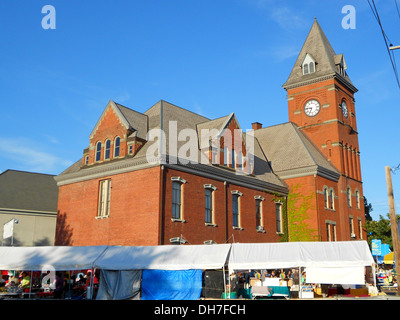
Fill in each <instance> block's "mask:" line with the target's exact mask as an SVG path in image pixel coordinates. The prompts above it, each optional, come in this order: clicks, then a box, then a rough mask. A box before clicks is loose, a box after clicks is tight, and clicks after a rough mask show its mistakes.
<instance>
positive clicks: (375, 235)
mask: <svg viewBox="0 0 400 320" xmlns="http://www.w3.org/2000/svg"><path fill="white" fill-rule="evenodd" d="M386 216H387V219H385V218H384V217H383V216H382V215H379V220H378V221H374V220H370V221H365V229H366V231H367V237H368V238H367V241H368V244H369V246H370V247H371V240H372V239H380V240H381V241H382V243H386V244H389V247H390V249H391V250H393V242H392V230H391V225H390V215H389V213H388V214H387V215H386ZM396 220H397V221H399V215H396Z"/></svg>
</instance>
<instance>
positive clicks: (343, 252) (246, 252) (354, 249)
mask: <svg viewBox="0 0 400 320" xmlns="http://www.w3.org/2000/svg"><path fill="white" fill-rule="evenodd" d="M373 263H374V259H373V257H372V255H371V252H370V250H369V247H368V244H367V242H366V241H338V242H282V243H234V244H232V249H231V254H230V257H229V269H230V270H245V269H277V268H293V267H315V268H317V267H318V268H323V267H357V266H371V265H372V264H373Z"/></svg>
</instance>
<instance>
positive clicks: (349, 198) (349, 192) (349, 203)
mask: <svg viewBox="0 0 400 320" xmlns="http://www.w3.org/2000/svg"><path fill="white" fill-rule="evenodd" d="M347 205H348V206H349V207H351V189H350V187H347Z"/></svg>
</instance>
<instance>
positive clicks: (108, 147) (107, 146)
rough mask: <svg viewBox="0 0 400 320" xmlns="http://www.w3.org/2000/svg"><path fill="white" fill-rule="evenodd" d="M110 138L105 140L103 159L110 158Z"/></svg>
mask: <svg viewBox="0 0 400 320" xmlns="http://www.w3.org/2000/svg"><path fill="white" fill-rule="evenodd" d="M110 148H111V140H110V139H108V140H107V141H106V150H105V152H104V159H110Z"/></svg>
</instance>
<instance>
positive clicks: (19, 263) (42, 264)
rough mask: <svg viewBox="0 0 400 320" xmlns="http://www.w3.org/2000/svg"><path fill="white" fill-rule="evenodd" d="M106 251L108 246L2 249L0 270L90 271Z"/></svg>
mask: <svg viewBox="0 0 400 320" xmlns="http://www.w3.org/2000/svg"><path fill="white" fill-rule="evenodd" d="M106 249H107V246H84V247H63V246H43V247H0V270H29V271H39V270H43V269H46V268H48V267H49V266H50V267H52V268H54V270H84V269H90V268H92V267H93V263H94V262H95V260H96V259H97V258H98V257H99V256H100V254H101V253H102V252H104V250H106Z"/></svg>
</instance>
